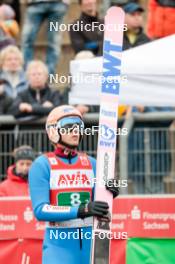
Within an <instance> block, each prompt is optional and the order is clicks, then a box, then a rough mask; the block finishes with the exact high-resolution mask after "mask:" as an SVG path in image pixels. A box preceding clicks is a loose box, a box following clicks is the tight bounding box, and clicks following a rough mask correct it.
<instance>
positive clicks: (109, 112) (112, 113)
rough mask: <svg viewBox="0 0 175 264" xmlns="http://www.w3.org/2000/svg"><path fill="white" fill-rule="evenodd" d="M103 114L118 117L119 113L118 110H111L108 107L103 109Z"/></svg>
mask: <svg viewBox="0 0 175 264" xmlns="http://www.w3.org/2000/svg"><path fill="white" fill-rule="evenodd" d="M101 114H102V115H103V116H107V117H114V118H116V117H117V113H116V111H109V110H106V109H103V108H102V109H101Z"/></svg>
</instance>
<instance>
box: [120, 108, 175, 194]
mask: <svg viewBox="0 0 175 264" xmlns="http://www.w3.org/2000/svg"><path fill="white" fill-rule="evenodd" d="M173 120H175V112H169V113H167V112H166V113H165V112H164V113H163V112H162V113H147V114H145V113H144V114H138V113H137V114H133V115H132V116H131V117H130V118H128V119H126V120H125V122H124V124H123V127H125V128H127V130H128V134H127V136H121V137H120V150H119V160H120V175H121V179H125V180H127V182H128V188H121V193H122V194H127V193H140V194H142V193H152V194H155V193H174V192H175V165H174V162H175V126H174V125H173V124H174V123H173V124H172V121H173Z"/></svg>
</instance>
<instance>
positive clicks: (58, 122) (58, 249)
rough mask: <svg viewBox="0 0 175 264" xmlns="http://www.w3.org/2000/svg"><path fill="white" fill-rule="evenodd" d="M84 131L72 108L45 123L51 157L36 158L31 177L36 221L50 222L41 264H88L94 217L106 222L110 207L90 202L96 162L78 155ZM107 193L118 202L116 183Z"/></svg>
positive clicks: (58, 109) (55, 112)
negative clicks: (51, 150)
mask: <svg viewBox="0 0 175 264" xmlns="http://www.w3.org/2000/svg"><path fill="white" fill-rule="evenodd" d="M83 128H84V123H83V120H82V115H81V113H80V112H79V111H78V110H77V109H76V108H75V107H73V106H69V105H63V106H59V107H56V108H54V109H53V110H52V111H51V112H50V114H49V115H48V117H47V120H46V131H47V134H48V138H49V140H50V141H51V143H52V145H53V146H54V152H50V153H46V154H44V155H41V156H40V157H38V158H37V159H36V160H35V161H34V163H33V164H32V166H31V169H30V172H29V186H30V195H31V200H32V206H33V211H34V214H35V217H36V218H37V219H38V220H39V221H47V222H48V226H47V228H46V232H45V238H44V243H43V257H42V264H48V263H52V264H59V263H60V264H62V263H64V264H70V263H71V264H82V263H83V264H90V263H91V261H90V258H91V256H90V252H91V242H92V235H93V234H92V226H93V217H98V218H99V219H101V220H102V219H103V221H106V222H109V221H110V219H109V216H108V215H109V214H108V213H109V212H108V210H109V206H108V203H107V202H104V201H94V188H95V175H96V161H95V159H94V158H93V157H90V156H88V155H87V154H86V153H82V152H78V150H77V149H78V146H79V144H80V141H81V139H82V134H83V133H82V132H83ZM106 188H107V190H109V192H111V193H112V195H113V197H114V198H115V197H116V196H118V194H119V190H118V187H117V186H116V185H115V184H114V180H112V181H111V180H110V186H109V184H106ZM86 235H88V237H86ZM75 237H77V238H76V239H74V238H75Z"/></svg>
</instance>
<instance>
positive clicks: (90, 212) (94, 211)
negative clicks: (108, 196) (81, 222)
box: [77, 201, 109, 218]
mask: <svg viewBox="0 0 175 264" xmlns="http://www.w3.org/2000/svg"><path fill="white" fill-rule="evenodd" d="M108 209H109V205H108V203H106V202H101V201H94V202H89V203H88V204H86V205H83V204H81V205H80V206H79V209H78V215H77V216H78V218H85V217H89V216H96V217H103V216H105V215H107V214H108Z"/></svg>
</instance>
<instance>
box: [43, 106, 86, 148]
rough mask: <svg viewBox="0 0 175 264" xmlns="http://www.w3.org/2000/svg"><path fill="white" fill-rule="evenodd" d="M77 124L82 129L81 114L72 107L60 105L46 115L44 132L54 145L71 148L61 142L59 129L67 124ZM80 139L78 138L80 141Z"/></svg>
mask: <svg viewBox="0 0 175 264" xmlns="http://www.w3.org/2000/svg"><path fill="white" fill-rule="evenodd" d="M74 123H76V124H79V125H80V126H81V128H84V123H83V120H82V115H81V113H80V112H79V111H78V110H77V109H76V108H75V107H73V106H70V105H62V106H58V107H56V108H54V109H53V110H52V111H51V112H50V113H49V115H48V117H47V120H46V131H47V134H48V137H49V140H50V141H51V142H52V143H54V144H58V143H62V144H64V145H65V146H68V147H71V146H70V145H69V144H65V143H63V142H62V141H61V133H60V129H61V128H63V127H64V126H65V125H67V124H74ZM81 138H82V137H80V140H81Z"/></svg>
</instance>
